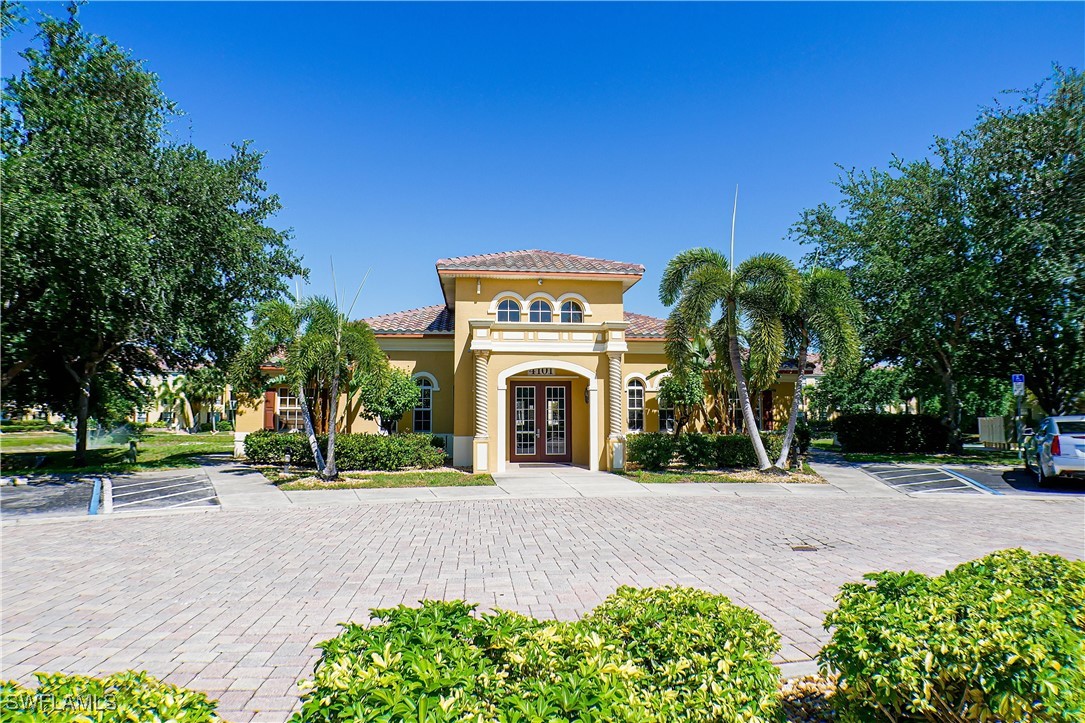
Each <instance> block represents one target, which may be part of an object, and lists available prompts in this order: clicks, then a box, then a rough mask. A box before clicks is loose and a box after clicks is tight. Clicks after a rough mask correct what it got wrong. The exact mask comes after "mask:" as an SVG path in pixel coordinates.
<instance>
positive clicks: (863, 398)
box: [809, 367, 912, 419]
mask: <svg viewBox="0 0 1085 723" xmlns="http://www.w3.org/2000/svg"><path fill="white" fill-rule="evenodd" d="M909 384H910V382H909V374H908V373H907V372H905V371H904V370H902V369H898V368H894V367H873V368H870V367H867V368H864V369H862V370H860V371H851V370H847V369H842V368H840V367H837V368H835V369H834V368H830V369H827V370H826V372H825V375H824V376H823V377H821V379H819V380H818V383H817V386H815V387H814V388H813V389H812V390H811V391H810V393H809V399H810V406H811V407H812V408H813V410H814V414H815V416H817V417H818V418H819V419H827V418H828V417H829V416H830V415H831V414H832V413H834V412H839V413H840V414H859V413H862V412H882V411H886V409H887V408H890V407H896V406H898V405H901V404H903V403H904V402H905V401H906V400H907V399H908V398H909V397H910V396H912V394H911V390H910V386H909Z"/></svg>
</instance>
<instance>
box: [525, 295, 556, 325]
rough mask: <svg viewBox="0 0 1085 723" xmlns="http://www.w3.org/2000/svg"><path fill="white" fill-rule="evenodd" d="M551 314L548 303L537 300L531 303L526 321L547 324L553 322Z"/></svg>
mask: <svg viewBox="0 0 1085 723" xmlns="http://www.w3.org/2000/svg"><path fill="white" fill-rule="evenodd" d="M553 314H554V310H553V309H552V308H550V304H549V302H546V301H543V300H542V299H537V300H535V301H532V302H531V308H530V310H529V311H528V321H534V322H542V323H544V324H548V323H550V322H551V321H553V320H554V319H553Z"/></svg>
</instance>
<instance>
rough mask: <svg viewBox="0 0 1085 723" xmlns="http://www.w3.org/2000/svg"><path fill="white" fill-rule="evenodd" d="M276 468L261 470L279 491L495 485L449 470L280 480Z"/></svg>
mask: <svg viewBox="0 0 1085 723" xmlns="http://www.w3.org/2000/svg"><path fill="white" fill-rule="evenodd" d="M276 469H277V468H274V467H271V468H264V469H263V470H262V471H263V473H264V476H266V477H267V478H268V479H270V480H271V481H272V482H275V483H276V484H277V485H278V486H279V489H281V490H354V489H387V488H392V487H479V486H490V485H493V484H495V483H494V478H493V477H491V476H490V475H488V474H465V473H463V472H455V471H449V470H417V471H411V472H343V473H341V474H340V479H338V480H335V481H334V482H322V481H321V480H319V479H316V478H315V477H312V471H308V472H305V473H304V475H288V476H286V477H283V476H282V475H281V474H280V473H279V472H277V471H276Z"/></svg>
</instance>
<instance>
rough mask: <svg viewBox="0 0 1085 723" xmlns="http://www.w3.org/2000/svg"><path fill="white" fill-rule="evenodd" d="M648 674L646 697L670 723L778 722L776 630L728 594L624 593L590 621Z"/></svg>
mask: <svg viewBox="0 0 1085 723" xmlns="http://www.w3.org/2000/svg"><path fill="white" fill-rule="evenodd" d="M582 625H583V627H585V628H586V629H587V630H589V631H591V632H593V633H596V634H598V635H601V636H602V637H603V638H604V639H606V640H608V641H614V644H615V645H616V647H618V649H620V650H621V651H622V652H623V653H624V657H625V658H626V660H628V661H629V662H631V663H632V664H633V665H634V666H636V667H637V669H638V670H640V671H641V672H642V673H643V677H642V678H640V679H639V680H638V681H637V689H638V695H639V696H644V697H646V698H647V699H648V701H649V708H650V709H651V712H652V714H653V715H654V716H655V717H657V718H658V719H659V720H663V721H680V720H689V721H694V720H696V721H737V720H758V719H761V717H762V716H764V719H767V720H771V719H772V718H771V715H770V714H771V712H772V711H774V710H775V707H776V697H777V690H778V685H779V676H780V673H779V671H778V670H777V669H776V666H774V665H773V664H772V662H771V659H772V656H773V654H775V652H776V651H777V650H779V648H780V637H779V635H777V633H776V631H775V630H773V628H772V626H771V625H770V624H769V623H767V622H766V621H765V620H764V619H763V618H762V617H761V616H759V615H758V614H757V613H755V612H753V611H752V610H748V609H746V608H741V607H738V606H736V605H734V604H732V603H731V601H730V600H728V599H727V598H726V597H723V596H722V595H715V594H713V593H709V592H705V591H704V590H696V589H693V588H682V587H666V588H645V589H636V588H632V587H620V588H618V590H617V592H615V593H614V594H613V595H611V596H610V597H608V598H607V599H606V600H604V601H603V603H602V604H601V605H600V606H599V607H597V608H595V610H593V611H592V612H591V614H590V615H588V616H587V617H586V618H584V620H583V622H582Z"/></svg>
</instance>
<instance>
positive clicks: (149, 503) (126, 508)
mask: <svg viewBox="0 0 1085 723" xmlns="http://www.w3.org/2000/svg"><path fill="white" fill-rule="evenodd" d="M111 497H112V512H113V513H115V514H118V513H124V512H136V511H147V510H176V509H192V508H198V507H213V506H215V505H218V503H219V501H218V497H217V495H216V494H215V488H214V487H213V486H212V485H211V480H209V479H208V478H207V474H206V473H205V472H203V471H202V470H199V469H194V470H170V471H168V472H150V473H143V474H140V475H128V476H125V477H114V478H113V480H112V494H111ZM107 509H108V508H107Z"/></svg>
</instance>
